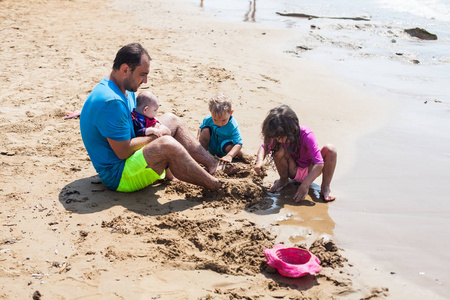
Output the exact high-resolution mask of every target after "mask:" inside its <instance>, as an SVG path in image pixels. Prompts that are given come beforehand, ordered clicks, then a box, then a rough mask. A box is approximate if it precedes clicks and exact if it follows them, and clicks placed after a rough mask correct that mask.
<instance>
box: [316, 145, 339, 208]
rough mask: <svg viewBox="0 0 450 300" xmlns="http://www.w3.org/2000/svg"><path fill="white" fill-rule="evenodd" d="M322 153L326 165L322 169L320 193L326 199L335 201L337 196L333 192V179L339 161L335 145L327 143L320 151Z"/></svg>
mask: <svg viewBox="0 0 450 300" xmlns="http://www.w3.org/2000/svg"><path fill="white" fill-rule="evenodd" d="M320 152H321V153H322V157H323V161H324V165H323V170H322V186H321V190H320V193H321V194H322V195H323V198H324V199H325V201H333V200H335V199H336V197H335V196H334V195H333V194H331V189H330V186H331V180H332V179H333V175H334V170H335V169H336V163H337V151H336V148H335V147H334V146H333V145H326V146H324V147H323V148H322V150H321V151H320Z"/></svg>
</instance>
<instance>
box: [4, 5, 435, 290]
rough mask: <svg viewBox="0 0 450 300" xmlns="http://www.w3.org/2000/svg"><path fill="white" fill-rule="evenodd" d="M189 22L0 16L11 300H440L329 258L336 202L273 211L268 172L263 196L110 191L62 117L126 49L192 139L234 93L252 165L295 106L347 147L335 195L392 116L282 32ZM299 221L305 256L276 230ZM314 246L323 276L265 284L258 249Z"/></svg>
mask: <svg viewBox="0 0 450 300" xmlns="http://www.w3.org/2000/svg"><path fill="white" fill-rule="evenodd" d="M189 9H191V6H190V5H188V4H185V3H179V2H175V1H161V0H157V1H116V2H114V3H112V2H108V1H88V0H62V1H61V0H40V1H23V0H0V20H1V21H0V24H1V26H0V36H1V40H2V42H1V44H0V53H1V56H0V61H1V64H2V66H3V68H2V70H1V71H0V105H1V112H0V126H1V131H0V137H1V139H0V140H1V144H0V152H1V155H0V162H1V166H2V168H1V170H0V174H1V179H0V195H1V197H0V205H1V207H2V209H1V210H0V224H1V226H0V262H1V263H0V299H30V298H33V299H159V298H160V299H333V298H334V299H373V298H390V297H392V298H393V299H422V298H423V297H428V296H431V297H435V299H439V297H438V296H437V295H435V294H433V293H432V292H431V291H428V290H426V289H423V288H422V287H418V286H416V285H414V284H408V285H407V287H408V288H407V289H405V286H406V284H405V283H404V281H402V280H397V279H393V277H392V274H389V273H386V272H384V273H382V272H378V271H377V270H375V269H374V266H373V264H371V263H370V262H367V263H363V262H361V263H359V264H355V261H359V260H358V259H357V258H356V257H355V259H354V260H353V258H352V256H351V255H347V254H346V253H345V250H344V249H341V248H340V247H337V246H336V245H335V244H334V243H333V242H330V243H327V240H322V244H321V240H320V236H321V235H322V234H326V235H327V236H329V237H331V239H333V234H334V231H335V230H336V227H338V224H335V223H334V221H333V220H332V219H331V217H330V215H329V212H328V209H329V206H332V205H335V204H336V203H337V202H336V203H323V202H321V201H319V200H317V199H314V198H311V197H310V196H308V197H307V199H306V200H305V201H304V202H303V203H302V205H301V206H299V207H297V208H293V207H292V203H291V202H290V201H289V199H288V193H289V192H292V191H293V190H292V189H293V188H294V187H292V186H290V187H288V188H287V189H286V191H283V192H282V193H281V195H279V196H278V198H277V200H276V201H278V206H277V207H274V205H273V203H272V201H273V199H274V198H270V197H269V198H266V197H265V196H266V190H265V188H266V187H267V186H268V185H269V184H270V182H272V181H273V180H274V179H276V174H275V173H274V171H273V170H270V171H269V174H268V176H267V178H265V179H264V180H262V179H260V178H257V177H255V176H253V174H252V173H251V172H247V173H244V174H241V177H240V178H239V177H238V178H228V182H229V183H228V184H227V189H226V193H222V194H215V193H210V192H207V191H204V190H203V189H201V188H198V187H194V186H192V185H188V184H168V183H159V184H156V185H155V186H153V187H148V188H146V189H144V190H142V191H139V192H135V193H130V194H123V193H117V192H113V191H110V190H108V189H106V188H105V187H104V186H103V185H102V184H101V182H100V181H99V179H98V177H97V176H96V173H95V170H94V168H93V167H92V165H91V162H90V161H89V158H88V155H87V153H86V151H85V149H84V146H83V143H82V140H81V136H80V132H79V122H78V120H77V119H69V120H64V119H63V117H64V116H65V113H64V112H65V110H76V109H80V108H81V107H82V105H83V103H84V100H85V99H86V97H87V95H88V94H89V92H90V91H91V90H92V88H93V87H94V86H95V85H96V84H97V83H98V82H99V81H100V80H101V79H102V78H103V77H104V76H106V75H107V74H109V72H110V70H111V66H112V61H113V59H114V55H115V53H116V52H117V50H118V49H119V48H120V47H121V46H123V45H125V44H127V43H130V42H140V43H141V44H142V45H143V46H144V47H146V48H147V50H148V51H149V53H150V55H151V56H152V59H153V60H152V63H151V71H150V75H149V81H148V83H147V84H144V85H143V86H141V90H151V91H152V92H154V93H155V94H156V95H157V96H158V98H159V99H160V104H161V105H160V112H161V113H163V112H173V113H175V114H177V115H178V116H180V117H182V119H183V120H184V121H185V122H186V124H187V125H188V126H189V128H190V129H191V130H192V132H193V133H194V132H196V130H197V128H198V126H199V124H200V122H201V120H202V119H203V117H204V116H205V115H206V114H208V110H207V100H208V99H209V97H211V96H212V95H214V94H215V93H217V92H225V93H227V94H229V95H230V96H231V97H232V98H233V99H234V100H235V101H234V105H235V107H234V109H235V114H234V115H235V116H236V118H237V119H238V121H239V124H240V127H241V131H242V133H243V137H244V141H245V145H244V149H245V151H246V152H247V153H249V154H255V153H256V151H257V148H258V146H259V145H260V142H261V141H260V134H259V133H260V124H261V122H262V120H263V119H264V117H265V114H266V113H267V111H268V110H269V109H270V108H272V107H274V106H276V105H278V104H281V103H286V104H289V105H291V106H292V107H293V108H294V109H295V110H296V111H298V112H299V114H300V115H301V116H302V119H303V120H304V121H303V123H304V124H308V126H310V127H311V128H313V130H314V131H315V132H316V135H317V136H318V139H319V143H321V144H323V143H325V142H328V141H329V142H332V143H334V144H336V145H338V146H339V147H340V148H339V149H341V151H342V153H343V154H342V156H340V159H341V160H343V161H346V162H347V163H344V164H342V168H341V169H339V171H337V174H336V176H337V179H339V178H345V174H346V172H348V170H350V169H351V168H352V166H353V165H354V163H355V161H354V158H353V157H354V154H355V153H356V147H357V146H356V140H357V139H358V138H359V137H361V136H362V135H364V134H367V133H370V132H373V131H374V130H376V129H377V128H380V126H381V125H382V124H383V122H384V121H385V120H386V118H388V115H389V114H391V113H392V110H393V109H391V105H390V104H389V103H388V102H387V101H384V100H383V99H377V101H371V100H374V99H375V98H374V97H373V96H370V95H364V97H361V95H360V93H361V91H359V90H358V89H356V88H354V87H352V86H349V85H348V84H346V83H345V81H343V80H341V79H339V78H335V77H333V76H332V75H326V74H327V73H326V69H324V67H323V66H321V65H313V64H310V63H308V62H305V61H301V60H299V59H297V58H295V57H291V56H288V55H283V53H282V51H279V50H280V45H281V44H282V43H284V42H286V41H287V40H288V39H289V36H288V34H286V33H285V32H284V31H283V30H275V29H267V28H264V27H261V26H258V25H256V24H255V25H252V26H250V27H248V26H247V27H243V26H242V25H240V24H231V23H225V22H221V21H217V20H214V19H212V18H210V17H207V16H205V15H202V14H200V13H198V12H196V11H193V10H192V11H191V10H189ZM186 11H189V12H190V13H189V14H186V13H185V12H186ZM269 38H270V41H271V42H270V43H267V40H268V39H269ZM277 53H279V54H277ZM299 95H302V96H301V97H299ZM330 99H331V100H332V101H333V102H332V103H331V102H330V101H331V100H330ZM374 111H376V112H379V114H377V116H376V117H374V116H373V115H372V114H373V112H374ZM300 112H301V113H300ZM349 112H350V113H349ZM289 209H295V214H296V215H297V216H298V217H299V218H302V219H304V220H308V221H309V222H308V223H307V225H308V226H309V227H310V228H312V230H311V232H306V233H305V234H304V235H300V236H301V239H299V240H298V241H297V240H295V239H291V238H290V237H289V236H290V235H291V234H292V233H293V232H295V230H298V227H297V229H289V225H290V224H289V220H282V218H281V219H280V216H281V217H283V216H284V215H286V211H288V210H289ZM277 220H278V221H277ZM317 220H323V222H317ZM294 225H295V222H294ZM283 228H286V230H284V229H283ZM315 241H317V243H318V244H314V247H312V248H311V251H314V253H316V255H317V256H318V257H319V258H320V259H321V260H322V262H323V264H322V267H323V270H322V272H321V273H320V274H319V275H317V276H305V277H302V278H298V279H289V278H284V277H282V276H281V275H279V274H278V273H277V272H273V271H272V270H270V269H268V268H266V265H265V259H264V255H263V248H265V247H267V248H271V247H272V246H273V245H275V244H276V243H279V242H284V243H285V244H288V245H294V244H295V245H297V246H302V247H307V248H310V247H311V246H312V245H313V243H314V242H315Z"/></svg>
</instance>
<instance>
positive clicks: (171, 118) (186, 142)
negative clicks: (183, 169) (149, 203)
mask: <svg viewBox="0 0 450 300" xmlns="http://www.w3.org/2000/svg"><path fill="white" fill-rule="evenodd" d="M158 119H159V121H160V122H161V123H162V124H163V125H165V126H167V127H169V129H170V130H171V132H172V136H173V137H174V138H175V139H176V140H177V141H178V142H180V144H181V145H183V147H184V148H186V150H187V152H188V153H189V154H190V156H192V158H193V159H194V160H195V161H196V162H198V163H201V164H203V165H204V166H205V167H206V168H207V169H208V171H209V173H210V174H214V172H215V171H216V170H217V169H218V168H219V160H218V159H217V158H215V157H214V156H213V155H212V154H211V153H209V152H208V151H207V150H206V149H205V148H204V147H203V146H202V145H201V144H200V142H199V141H198V140H197V139H196V138H195V136H194V135H193V134H192V132H191V131H190V130H189V128H187V126H186V124H185V123H184V122H183V120H181V119H180V118H179V117H177V116H175V115H174V114H171V113H166V114H164V115H162V116H160V117H158ZM172 172H173V170H172ZM173 173H174V175H175V177H177V178H178V176H177V175H176V174H175V172H173ZM179 179H181V178H179Z"/></svg>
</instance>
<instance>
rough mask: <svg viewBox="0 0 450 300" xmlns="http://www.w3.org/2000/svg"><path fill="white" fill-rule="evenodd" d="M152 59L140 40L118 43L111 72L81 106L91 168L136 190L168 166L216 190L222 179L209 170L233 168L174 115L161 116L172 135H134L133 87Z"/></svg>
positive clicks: (117, 185) (111, 182)
mask: <svg viewBox="0 0 450 300" xmlns="http://www.w3.org/2000/svg"><path fill="white" fill-rule="evenodd" d="M150 60H151V58H150V55H149V54H148V52H147V51H146V50H145V49H144V48H143V47H142V46H141V45H140V44H138V43H132V44H128V45H126V46H124V47H122V48H121V49H120V50H119V51H118V52H117V54H116V58H115V60H114V64H113V68H112V71H111V73H110V75H109V76H107V77H106V78H104V79H103V80H102V81H100V83H99V84H98V85H97V86H96V87H95V88H94V89H93V90H92V92H91V93H90V94H89V96H88V98H87V99H86V102H85V103H84V105H83V109H82V111H81V116H80V130H81V137H82V139H83V143H84V145H85V147H86V150H87V152H88V154H89V157H90V159H91V161H92V164H93V165H94V168H95V170H96V171H97V173H98V174H99V177H100V179H101V180H102V182H103V184H105V185H106V186H107V187H108V188H110V189H112V190H117V191H121V192H132V191H136V190H140V189H142V188H144V187H146V186H148V185H150V184H152V183H153V182H155V181H156V180H158V179H162V178H164V176H165V170H166V169H167V168H170V170H171V171H172V173H173V175H174V176H175V177H176V178H178V179H179V180H182V181H186V182H189V183H192V184H195V185H200V186H203V187H205V188H207V189H209V190H212V191H215V190H218V189H219V188H220V187H221V184H220V182H219V180H218V179H217V178H215V177H214V176H212V175H211V174H214V173H215V172H216V171H217V170H219V169H220V170H223V171H225V172H227V171H232V168H230V167H229V166H227V165H225V164H219V160H218V159H216V158H215V157H213V156H212V155H211V154H210V153H208V152H207V151H206V150H205V149H204V148H203V147H202V146H201V145H200V143H199V142H198V140H197V139H196V138H195V137H194V135H193V134H192V133H191V132H190V131H189V129H188V128H187V126H186V125H185V124H184V122H183V121H182V120H181V119H180V118H178V117H177V116H175V115H173V114H170V113H167V114H164V115H162V116H160V117H159V121H160V122H161V123H162V124H163V125H165V126H167V127H168V128H169V129H170V131H171V135H164V136H161V137H157V136H155V135H149V136H141V137H136V135H135V132H134V128H133V121H132V119H131V112H132V111H133V109H134V108H135V107H136V100H135V92H136V91H137V90H138V88H139V86H140V85H141V84H142V83H146V82H147V76H148V74H149V71H150ZM200 164H202V165H204V166H205V167H206V168H207V170H208V171H206V170H205V169H203V168H202V167H201V166H200Z"/></svg>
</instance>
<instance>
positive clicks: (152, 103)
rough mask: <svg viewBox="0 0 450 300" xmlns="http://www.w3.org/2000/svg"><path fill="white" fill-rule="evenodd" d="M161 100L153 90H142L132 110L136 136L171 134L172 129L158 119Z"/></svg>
mask: <svg viewBox="0 0 450 300" xmlns="http://www.w3.org/2000/svg"><path fill="white" fill-rule="evenodd" d="M158 108H159V102H158V98H156V96H155V95H154V94H153V93H151V92H148V91H146V92H141V93H139V95H138V96H137V98H136V108H135V109H133V111H132V112H131V117H132V119H133V125H134V132H135V134H136V136H147V135H151V134H153V135H156V136H157V137H160V136H163V135H170V134H171V132H170V129H169V128H167V127H166V126H164V125H163V124H161V123H160V122H159V121H158V119H156V113H157V112H158Z"/></svg>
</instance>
